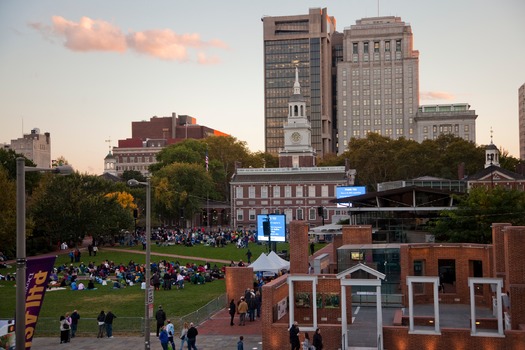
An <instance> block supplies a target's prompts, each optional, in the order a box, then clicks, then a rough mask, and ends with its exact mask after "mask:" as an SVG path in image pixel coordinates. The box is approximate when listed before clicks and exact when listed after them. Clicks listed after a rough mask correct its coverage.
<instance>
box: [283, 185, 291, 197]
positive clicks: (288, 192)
mask: <svg viewBox="0 0 525 350" xmlns="http://www.w3.org/2000/svg"><path fill="white" fill-rule="evenodd" d="M284 197H285V198H292V186H284Z"/></svg>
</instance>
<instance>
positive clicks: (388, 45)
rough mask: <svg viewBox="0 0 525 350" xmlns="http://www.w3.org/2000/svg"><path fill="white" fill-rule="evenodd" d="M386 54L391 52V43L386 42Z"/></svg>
mask: <svg viewBox="0 0 525 350" xmlns="http://www.w3.org/2000/svg"><path fill="white" fill-rule="evenodd" d="M385 52H390V41H385Z"/></svg>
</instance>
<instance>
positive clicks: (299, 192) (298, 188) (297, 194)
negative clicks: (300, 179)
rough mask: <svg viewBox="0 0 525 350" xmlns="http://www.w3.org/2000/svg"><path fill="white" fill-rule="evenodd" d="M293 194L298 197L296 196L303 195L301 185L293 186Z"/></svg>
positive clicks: (300, 196)
mask: <svg viewBox="0 0 525 350" xmlns="http://www.w3.org/2000/svg"><path fill="white" fill-rule="evenodd" d="M295 196H296V197H298V198H302V197H303V186H297V187H296V188H295Z"/></svg>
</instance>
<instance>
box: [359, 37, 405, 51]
mask: <svg viewBox="0 0 525 350" xmlns="http://www.w3.org/2000/svg"><path fill="white" fill-rule="evenodd" d="M392 44H393V43H392V40H385V41H383V45H380V41H374V42H369V41H363V42H354V43H352V53H353V54H358V53H359V47H361V48H362V52H363V53H370V47H372V48H373V49H374V53H379V51H380V46H383V50H384V52H390V51H391V46H392ZM395 50H396V52H401V39H397V40H396V41H395Z"/></svg>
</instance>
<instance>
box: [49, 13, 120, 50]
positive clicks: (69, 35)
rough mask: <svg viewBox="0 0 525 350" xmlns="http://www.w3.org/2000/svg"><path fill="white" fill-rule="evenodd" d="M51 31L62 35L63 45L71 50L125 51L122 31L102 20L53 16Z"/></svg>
mask: <svg viewBox="0 0 525 350" xmlns="http://www.w3.org/2000/svg"><path fill="white" fill-rule="evenodd" d="M52 20H53V31H54V32H55V33H56V34H57V35H59V36H62V37H64V39H65V42H64V46H65V47H67V48H68V49H71V50H73V51H116V52H124V51H126V48H127V47H126V39H125V36H124V34H123V33H122V31H121V30H120V29H119V28H117V27H115V26H114V25H112V24H111V23H108V22H106V21H102V20H92V19H91V18H88V17H82V18H81V19H80V21H79V22H78V23H75V22H72V21H68V20H66V19H65V18H63V17H60V16H53V19H52Z"/></svg>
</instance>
